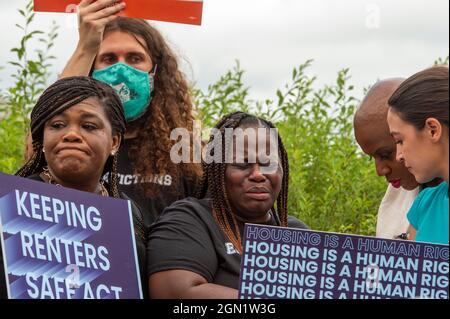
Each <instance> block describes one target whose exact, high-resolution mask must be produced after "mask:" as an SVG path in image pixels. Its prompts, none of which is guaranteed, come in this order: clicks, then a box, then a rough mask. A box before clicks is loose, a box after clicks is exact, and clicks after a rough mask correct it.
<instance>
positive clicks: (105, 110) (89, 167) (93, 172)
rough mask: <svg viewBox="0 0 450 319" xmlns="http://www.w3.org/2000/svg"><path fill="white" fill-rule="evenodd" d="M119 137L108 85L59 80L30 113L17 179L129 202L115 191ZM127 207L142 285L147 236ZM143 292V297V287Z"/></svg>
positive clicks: (118, 110)
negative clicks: (27, 146) (26, 154)
mask: <svg viewBox="0 0 450 319" xmlns="http://www.w3.org/2000/svg"><path fill="white" fill-rule="evenodd" d="M124 132H125V116H124V111H123V108H122V103H121V101H120V99H119V97H118V96H117V94H116V93H115V92H114V90H113V89H112V88H111V87H110V86H109V85H106V84H104V83H102V82H100V81H97V80H94V79H92V78H90V77H68V78H64V79H62V80H59V81H57V82H56V83H54V84H53V85H51V86H50V87H49V88H48V89H47V90H45V91H44V93H43V94H42V95H41V97H40V98H39V100H38V102H37V104H36V105H35V107H34V108H33V110H32V113H31V134H32V140H33V152H32V154H31V157H30V158H29V159H28V161H27V163H26V164H25V165H24V166H23V167H22V168H21V169H20V170H19V171H18V172H17V173H16V175H17V176H21V177H25V178H29V179H33V180H36V181H41V182H44V183H50V184H54V185H58V186H63V187H68V188H73V189H76V190H80V191H85V192H91V193H97V194H98V195H100V196H110V197H115V198H122V199H129V198H128V197H127V196H125V195H124V194H123V193H121V192H120V191H119V189H118V181H117V153H118V150H119V148H120V145H121V143H122V139H123V134H124ZM105 173H109V174H108V176H109V178H108V181H107V182H104V181H103V180H102V177H103V176H104V175H105ZM131 204H132V213H133V223H134V230H135V234H136V236H135V238H136V247H137V254H138V260H139V266H140V271H141V277H142V282H143V283H144V282H147V277H146V276H145V268H144V265H145V263H146V261H145V243H146V240H147V230H146V228H145V226H144V223H143V216H142V213H141V211H140V210H139V208H138V207H137V206H136V205H135V204H134V203H133V201H131ZM0 255H1V253H0ZM0 280H1V279H0ZM3 280H4V278H3ZM143 288H144V290H143V291H144V295H147V289H146V288H147V285H146V284H144V287H143Z"/></svg>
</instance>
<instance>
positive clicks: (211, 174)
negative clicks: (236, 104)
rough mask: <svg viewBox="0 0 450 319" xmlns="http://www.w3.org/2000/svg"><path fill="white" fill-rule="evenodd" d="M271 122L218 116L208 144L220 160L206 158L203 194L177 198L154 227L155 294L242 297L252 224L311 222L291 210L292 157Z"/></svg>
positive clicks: (151, 246)
mask: <svg viewBox="0 0 450 319" xmlns="http://www.w3.org/2000/svg"><path fill="white" fill-rule="evenodd" d="M271 128H272V129H273V128H274V127H273V125H272V124H271V123H269V122H267V121H264V120H262V119H260V118H257V117H254V116H252V115H249V114H246V113H242V112H237V113H233V114H231V115H228V116H226V117H224V118H223V119H222V120H221V121H220V122H219V123H218V125H217V126H216V130H215V133H213V134H212V136H211V140H210V143H209V144H208V146H207V149H208V148H209V147H210V146H213V147H212V150H211V152H210V154H212V155H211V156H213V157H214V160H213V161H209V160H208V161H207V160H206V159H204V162H203V170H204V172H205V173H204V176H203V179H202V183H201V187H200V188H199V191H198V194H197V197H198V198H192V197H190V198H186V199H184V200H181V201H177V202H175V203H174V204H172V205H171V206H170V207H168V208H166V209H165V210H164V212H163V213H162V214H161V216H160V217H159V218H158V220H157V221H156V222H155V223H154V224H153V225H152V227H151V230H150V236H149V241H148V247H147V252H148V254H147V257H148V271H149V272H148V274H149V276H150V278H149V287H150V297H151V298H237V297H238V291H237V289H238V285H239V273H240V262H241V254H242V251H243V247H242V236H243V229H244V224H245V223H256V224H264V225H274V226H285V227H286V226H289V227H296V228H306V226H305V225H304V224H303V223H302V222H301V221H299V220H297V219H295V218H294V217H290V216H288V214H287V213H288V212H287V199H288V178H289V164H288V158H287V154H286V150H285V149H284V146H283V143H282V141H281V137H280V136H279V135H278V133H277V132H276V131H274V130H270V129H271ZM269 131H272V133H275V134H268V132H269ZM243 132H245V133H243ZM252 132H254V133H255V132H257V133H255V134H253V135H252V134H251V133H252ZM247 133H248V134H247ZM230 134H231V135H230ZM241 134H243V135H241ZM227 136H232V138H228V139H227ZM239 136H241V137H242V139H241V141H242V140H243V141H244V143H241V144H239V142H238V141H239ZM230 144H231V145H230ZM239 145H241V146H242V147H239ZM257 145H258V147H257ZM260 145H266V147H265V148H264V147H260ZM277 146H278V147H277ZM234 148H236V151H233V152H229V151H223V150H230V149H234ZM266 149H270V150H271V152H270V154H269V156H267V155H266ZM216 152H218V153H216ZM207 153H208V152H207ZM214 154H215V156H214ZM217 154H219V155H218V156H217ZM209 162H210V163H209ZM207 193H208V196H207ZM275 202H276V207H277V208H276V209H275V208H274V207H275Z"/></svg>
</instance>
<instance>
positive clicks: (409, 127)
mask: <svg viewBox="0 0 450 319" xmlns="http://www.w3.org/2000/svg"><path fill="white" fill-rule="evenodd" d="M448 94H449V91H448V66H434V67H432V68H429V69H426V70H423V71H421V72H418V73H416V74H414V75H413V76H411V77H410V78H408V79H407V80H405V81H404V82H403V83H402V84H401V85H400V87H399V88H398V89H397V90H396V91H395V92H394V93H393V95H392V96H391V98H390V99H389V105H390V108H389V112H388V117H387V120H388V124H389V129H390V131H391V134H392V136H393V137H394V140H395V143H396V144H397V160H398V161H400V162H403V163H404V164H405V166H406V167H407V168H408V170H409V171H410V172H411V173H412V174H413V175H414V177H415V178H416V180H417V181H418V182H419V183H421V184H424V183H428V182H430V181H432V180H433V179H435V178H440V179H442V180H444V182H442V183H441V184H440V185H438V186H436V187H430V188H427V189H425V190H423V191H422V192H421V193H420V194H419V196H417V198H416V199H415V201H414V204H413V206H412V207H411V209H410V210H409V212H408V215H407V217H408V220H409V223H410V224H411V227H410V230H411V232H410V233H411V234H410V238H411V239H415V240H417V241H422V242H430V243H439V244H448V236H449V234H448V232H449V228H448V222H449V218H448V215H449V207H448V204H449V202H448V169H449V164H448V161H449V157H448V146H449V145H448V143H449V140H448V113H449V101H448V97H449V96H448Z"/></svg>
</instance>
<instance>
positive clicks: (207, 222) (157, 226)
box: [147, 197, 308, 289]
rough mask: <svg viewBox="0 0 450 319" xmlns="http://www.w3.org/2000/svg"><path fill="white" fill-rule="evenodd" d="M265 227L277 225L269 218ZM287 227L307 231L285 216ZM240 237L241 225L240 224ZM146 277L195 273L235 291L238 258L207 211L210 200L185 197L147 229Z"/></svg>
mask: <svg viewBox="0 0 450 319" xmlns="http://www.w3.org/2000/svg"><path fill="white" fill-rule="evenodd" d="M265 224H266V225H272V226H279V225H280V223H279V221H278V220H277V219H276V218H274V217H273V215H272V219H271V220H270V221H269V222H268V223H265ZM288 226H289V227H294V228H301V229H307V228H308V227H307V226H306V225H305V224H304V223H303V222H301V221H300V220H298V219H296V218H294V217H291V216H289V217H288ZM239 228H240V230H241V236H242V235H243V234H242V233H243V230H244V224H243V223H240V224H239ZM147 252H148V255H147V258H148V259H147V260H148V275H149V276H150V275H151V274H153V273H156V272H159V271H165V270H173V269H182V270H189V271H192V272H195V273H197V274H199V275H201V276H202V277H204V278H205V279H206V280H207V281H208V282H209V283H214V284H218V285H222V286H227V287H231V288H235V289H238V287H239V274H240V264H241V255H240V254H238V253H237V252H236V251H235V250H234V249H233V246H232V244H231V243H229V240H228V239H227V237H226V235H225V234H224V233H223V232H222V230H221V229H220V228H219V226H218V225H217V223H216V220H215V219H214V217H213V215H212V212H211V200H210V199H196V198H192V197H190V198H186V199H183V200H180V201H177V202H175V203H173V204H172V205H171V206H170V207H168V208H166V209H165V210H164V212H163V213H162V214H161V216H160V217H159V218H158V220H157V221H156V222H155V223H154V224H153V225H152V227H151V228H150V236H149V241H148V245H147Z"/></svg>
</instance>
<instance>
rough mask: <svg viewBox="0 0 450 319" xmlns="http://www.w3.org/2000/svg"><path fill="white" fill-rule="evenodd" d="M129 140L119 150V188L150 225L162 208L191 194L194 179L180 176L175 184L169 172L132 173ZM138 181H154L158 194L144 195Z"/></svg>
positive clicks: (193, 189)
mask: <svg viewBox="0 0 450 319" xmlns="http://www.w3.org/2000/svg"><path fill="white" fill-rule="evenodd" d="M131 142H132V141H130V140H124V143H123V145H122V147H121V148H120V151H119V155H118V156H119V157H118V168H117V170H118V174H119V189H120V190H121V191H122V192H124V193H125V194H127V195H128V196H129V197H130V198H131V199H132V200H133V201H134V202H135V203H136V204H137V205H138V206H139V207H140V208H141V209H142V211H143V213H144V222H145V225H146V226H150V225H151V224H153V222H154V221H155V220H156V218H157V217H158V216H159V214H160V213H161V212H162V211H163V210H164V208H166V207H167V206H169V205H170V204H172V203H173V202H175V201H177V200H180V199H183V198H186V197H189V196H193V195H194V192H195V188H196V185H195V184H196V181H188V180H187V179H185V178H181V180H180V182H179V183H177V184H176V185H175V181H174V177H173V175H171V174H166V175H154V176H148V177H146V178H145V179H143V178H140V177H139V176H137V175H136V174H134V170H133V167H134V166H133V163H132V161H131V159H130V157H129V150H130V146H131ZM139 183H154V184H155V185H156V186H157V187H158V195H156V196H154V197H148V196H146V195H145V194H144V193H143V191H142V189H141V188H140V187H139Z"/></svg>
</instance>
